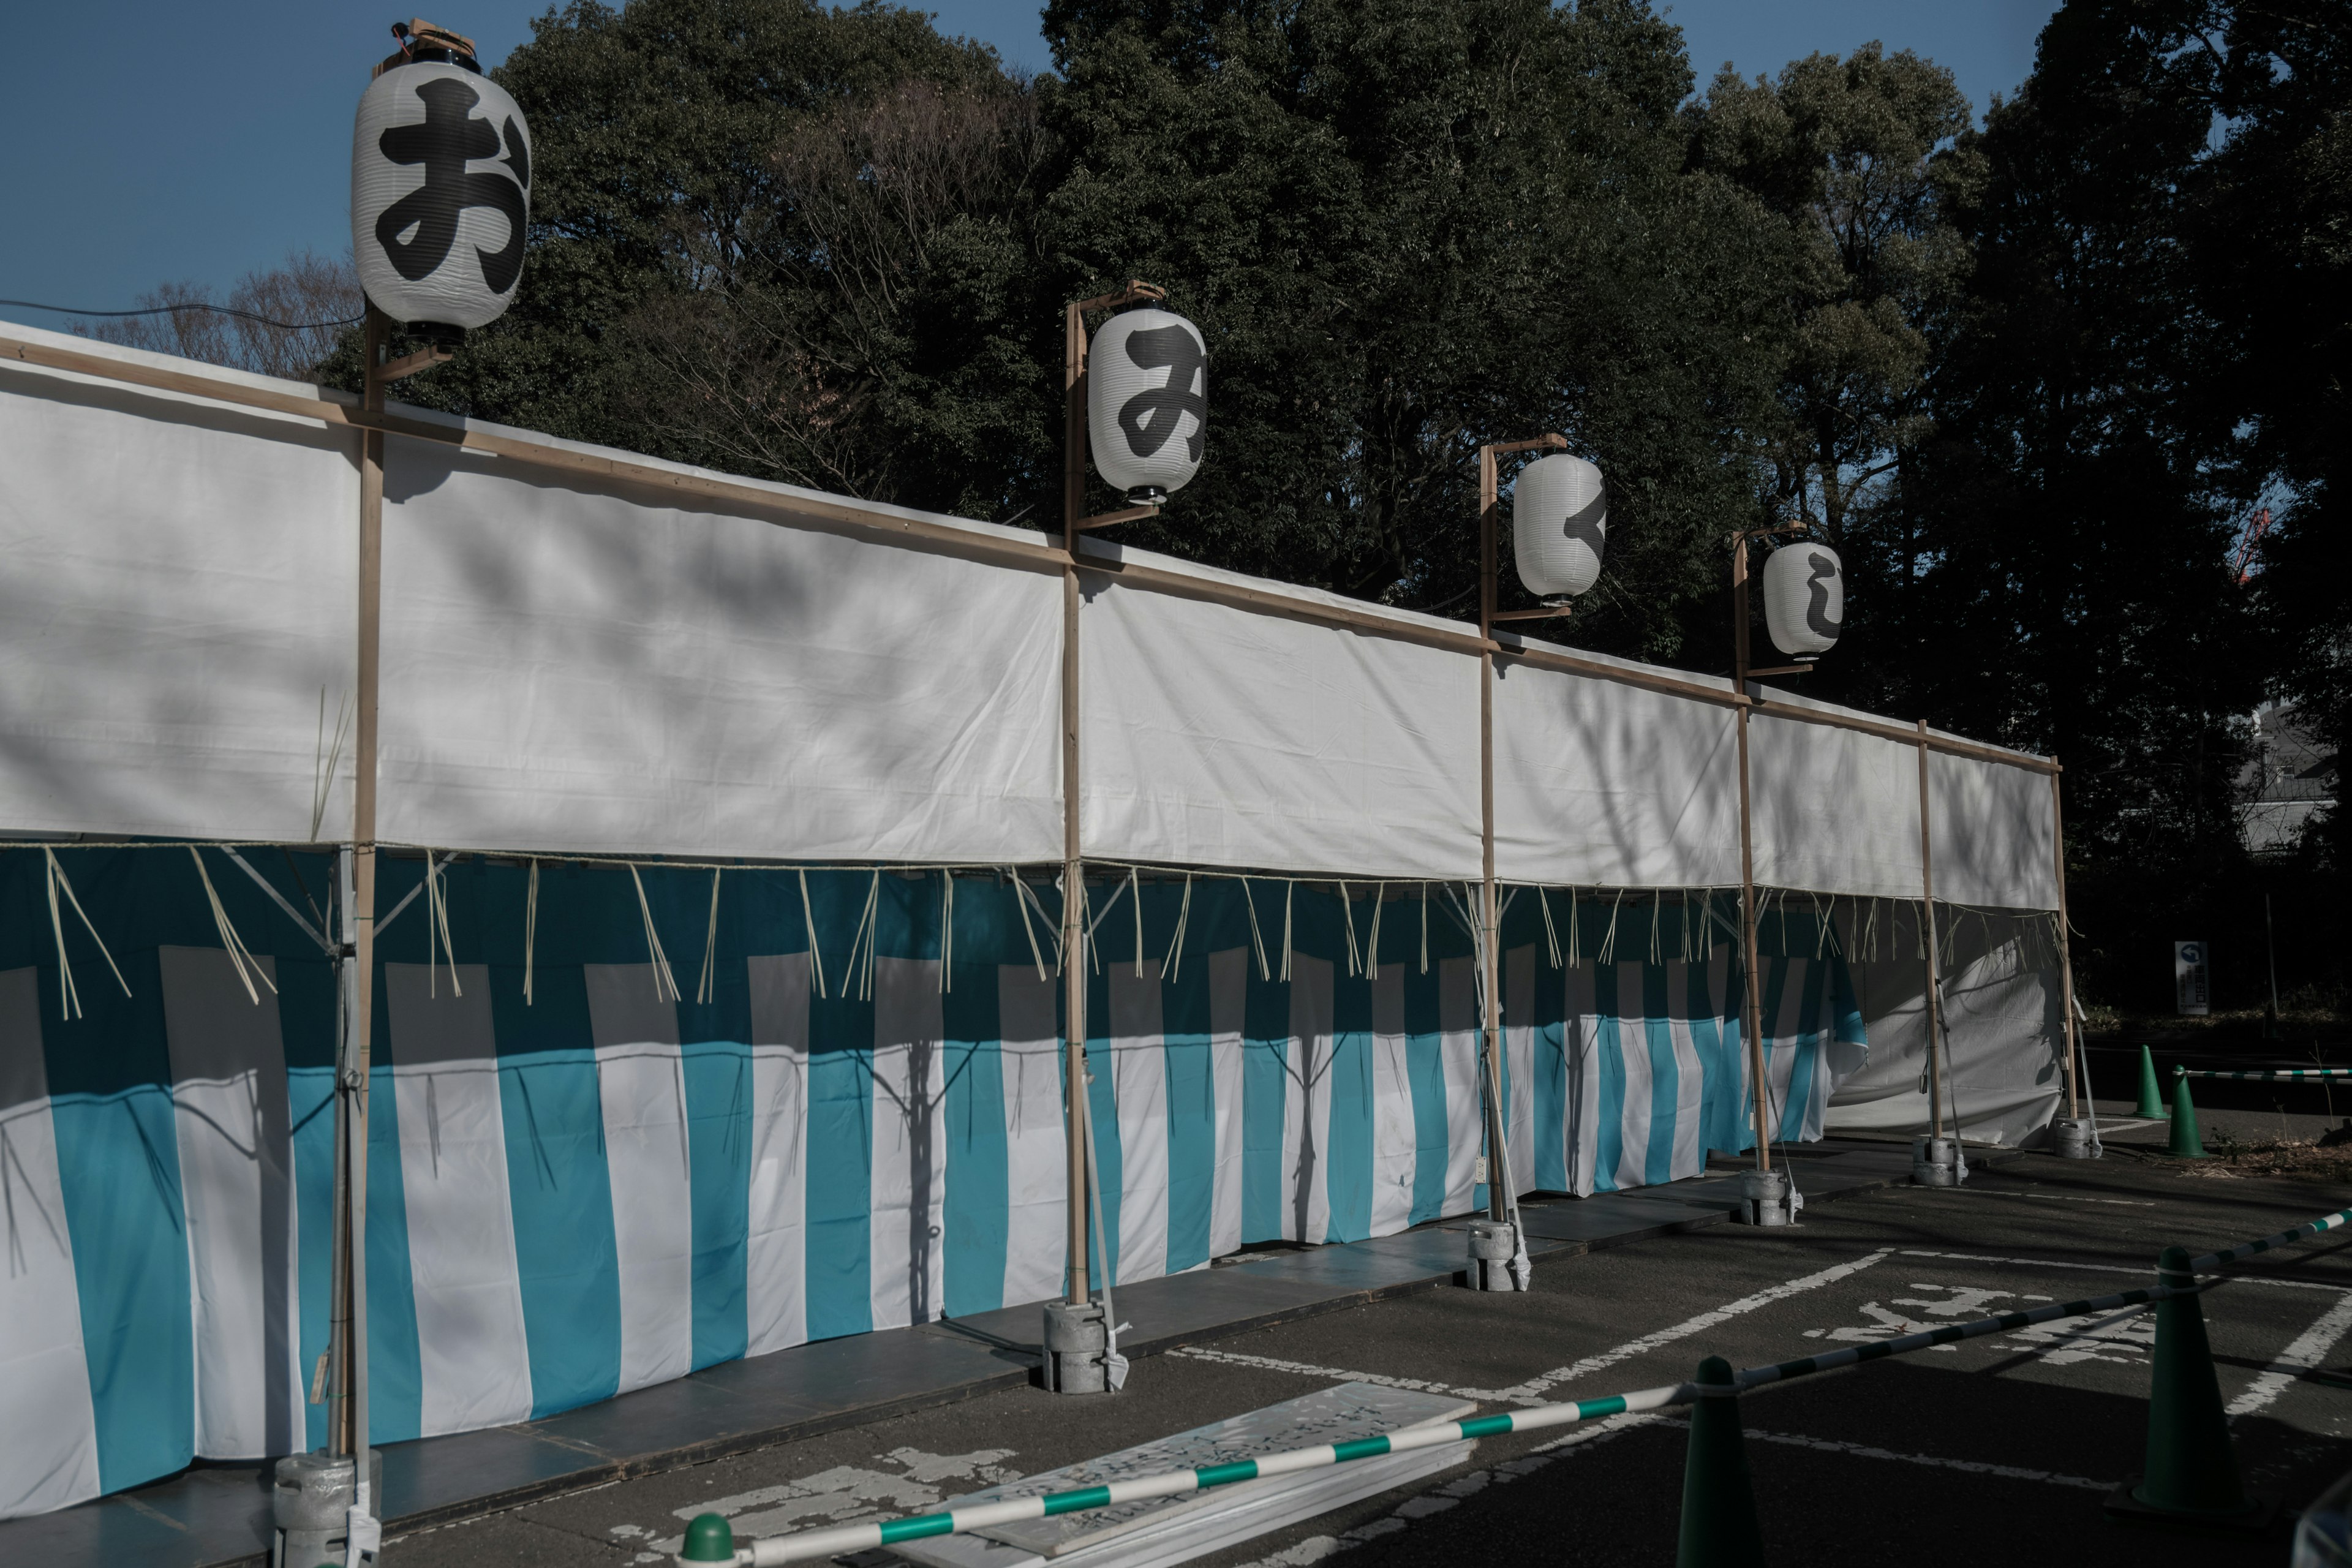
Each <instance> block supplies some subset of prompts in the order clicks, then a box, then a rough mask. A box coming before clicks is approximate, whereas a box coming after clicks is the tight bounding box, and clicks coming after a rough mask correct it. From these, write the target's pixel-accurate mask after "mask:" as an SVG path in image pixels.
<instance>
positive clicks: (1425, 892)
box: [1421, 882, 1429, 974]
mask: <svg viewBox="0 0 2352 1568" xmlns="http://www.w3.org/2000/svg"><path fill="white" fill-rule="evenodd" d="M1421 972H1422V973H1423V974H1426V973H1429V884H1428V883H1426V882H1423V884H1422V885H1421Z"/></svg>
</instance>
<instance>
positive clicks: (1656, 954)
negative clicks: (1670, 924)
mask: <svg viewBox="0 0 2352 1568" xmlns="http://www.w3.org/2000/svg"><path fill="white" fill-rule="evenodd" d="M1665 918H1666V893H1665V889H1663V888H1658V889H1652V891H1651V893H1650V962H1651V963H1658V964H1662V963H1665V961H1666V960H1665V954H1664V952H1662V951H1661V950H1660V949H1659V946H1658V937H1659V934H1660V933H1659V929H1658V928H1659V926H1660V924H1661V923H1662V922H1663V921H1664V920H1665Z"/></svg>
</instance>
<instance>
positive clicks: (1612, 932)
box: [1593, 888, 1625, 963]
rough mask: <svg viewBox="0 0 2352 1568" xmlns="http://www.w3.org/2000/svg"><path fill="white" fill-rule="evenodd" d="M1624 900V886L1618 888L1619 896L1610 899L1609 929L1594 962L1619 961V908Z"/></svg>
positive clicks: (1602, 939) (1602, 936)
mask: <svg viewBox="0 0 2352 1568" xmlns="http://www.w3.org/2000/svg"><path fill="white" fill-rule="evenodd" d="M1624 901H1625V889H1622V888H1620V889H1617V896H1616V897H1615V898H1613V899H1612V900H1609V929H1608V931H1605V932H1603V933H1602V935H1601V951H1600V952H1599V953H1597V954H1595V955H1594V959H1593V962H1595V963H1616V962H1617V909H1618V906H1619V905H1621V904H1622V903H1623V902H1624Z"/></svg>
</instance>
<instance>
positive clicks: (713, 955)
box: [681, 866, 719, 1103]
mask: <svg viewBox="0 0 2352 1568" xmlns="http://www.w3.org/2000/svg"><path fill="white" fill-rule="evenodd" d="M718 991H719V868H718V867H716V866H713V867H712V868H710V925H709V930H707V931H704V932H703V933H702V978H701V979H700V980H698V981H697V982H696V983H695V986H694V1002H695V1005H696V1006H698V1007H707V1006H709V1005H710V1003H711V1001H712V999H713V998H714V997H716V996H717V994H718ZM681 1103H682V1102H681Z"/></svg>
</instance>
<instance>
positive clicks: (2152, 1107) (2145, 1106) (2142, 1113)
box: [2132, 1046, 2171, 1121]
mask: <svg viewBox="0 0 2352 1568" xmlns="http://www.w3.org/2000/svg"><path fill="white" fill-rule="evenodd" d="M2132 1114H2133V1115H2134V1116H2137V1117H2142V1118H2145V1119H2147V1120H2148V1121H2163V1120H2164V1118H2165V1117H2167V1116H2168V1115H2169V1114H2171V1113H2170V1112H2169V1111H2168V1110H2165V1109H2164V1090H2163V1089H2158V1087H2157V1083H2156V1058H2154V1057H2152V1056H2150V1055H2148V1054H2147V1047H2146V1046H2142V1047H2140V1048H2139V1109H2138V1110H2135V1111H2133V1112H2132Z"/></svg>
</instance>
